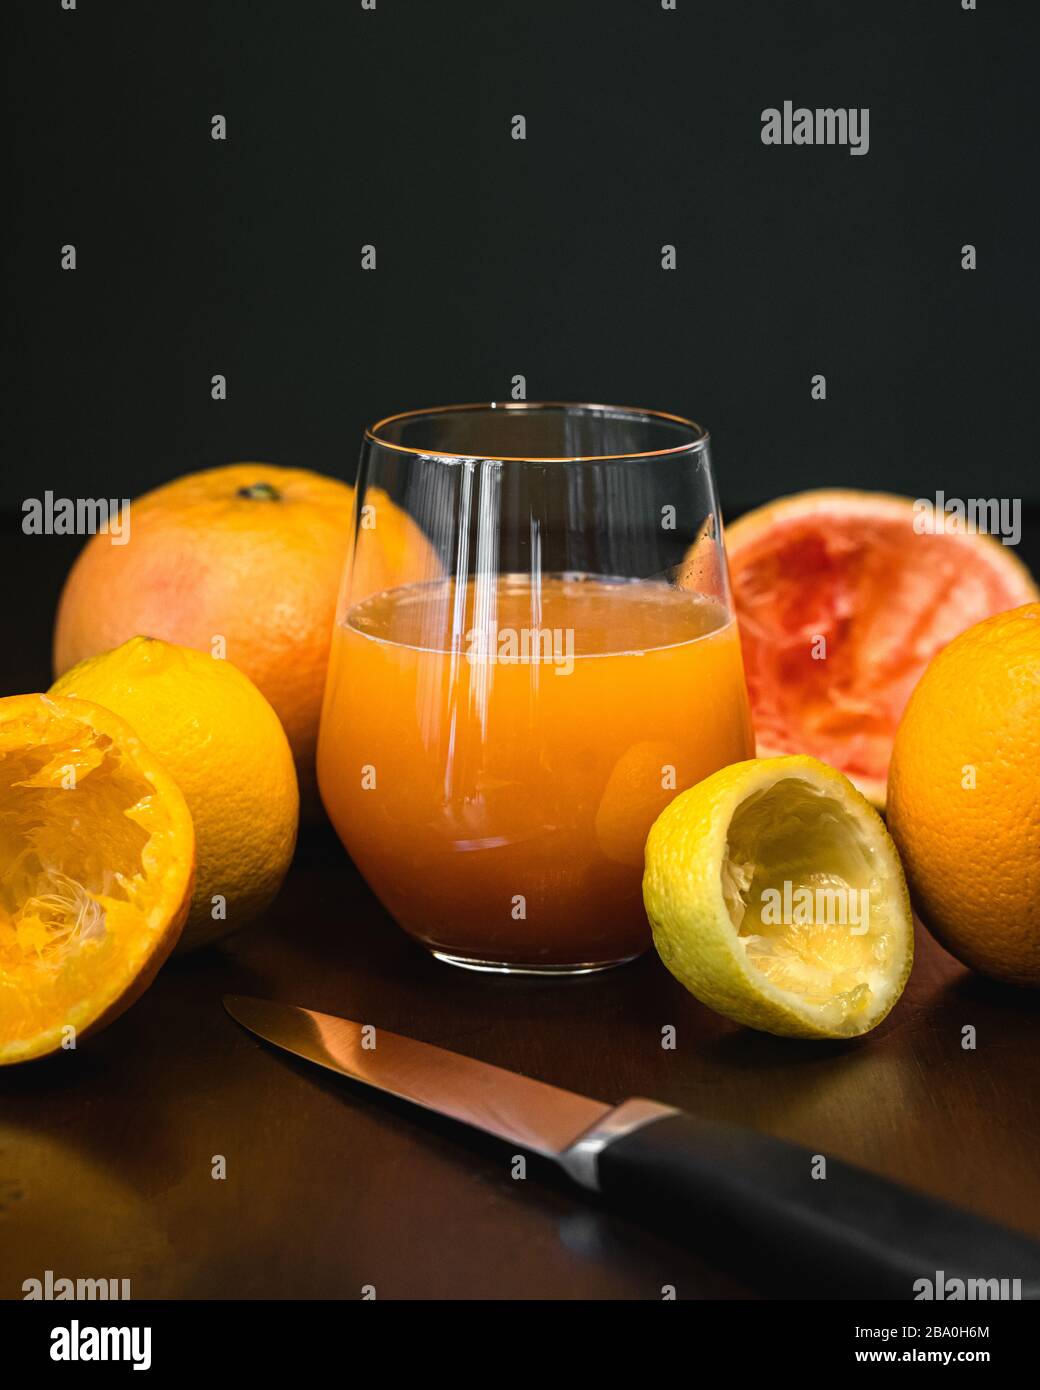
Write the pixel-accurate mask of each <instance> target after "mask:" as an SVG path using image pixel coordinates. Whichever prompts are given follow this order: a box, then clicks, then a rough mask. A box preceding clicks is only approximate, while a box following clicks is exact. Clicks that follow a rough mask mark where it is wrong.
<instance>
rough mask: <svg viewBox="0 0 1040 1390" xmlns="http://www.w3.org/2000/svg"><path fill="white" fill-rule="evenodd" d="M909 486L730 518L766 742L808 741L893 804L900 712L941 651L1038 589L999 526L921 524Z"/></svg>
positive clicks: (754, 693) (820, 497)
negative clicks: (987, 530) (890, 788)
mask: <svg viewBox="0 0 1040 1390" xmlns="http://www.w3.org/2000/svg"><path fill="white" fill-rule="evenodd" d="M926 520H927V519H926V518H925V517H923V516H922V515H920V514H919V513H918V512H917V511H916V510H915V506H914V502H913V500H912V499H911V498H909V497H894V496H891V495H889V494H887V493H867V492H850V491H840V490H835V491H830V490H825V491H819V492H803V493H799V494H797V495H796V496H794V497H785V498H781V499H780V500H779V501H776V502H771V503H770V504H769V505H768V506H765V507H760V508H759V509H758V510H757V511H754V512H751V513H749V514H748V515H746V516H744V517H742V518H741V519H740V520H739V521H737V522H736V523H735V524H734V525H732V526H730V527H728V528H727V531H726V549H727V552H728V555H729V565H730V574H731V578H732V584H733V598H734V602H735V606H736V611H737V618H738V621H739V624H740V635H741V645H742V648H743V653H744V667H745V671H746V674H747V682H748V693H749V695H750V698H751V706H752V712H753V715H754V721H755V730H756V733H757V737H758V752H759V754H760V755H761V756H763V757H765V756H771V755H772V754H775V753H808V754H811V755H813V756H814V757H818V758H822V759H823V760H824V761H826V762H828V763H831V764H833V765H834V766H835V767H838V768H840V769H841V770H842V771H843V772H845V773H847V774H848V776H849V777H851V778H852V780H853V781H854V782H855V783H856V785H857V786H858V787H859V788H860V790H861V791H863V792H864V793H865V794H866V795H867V796H868V797H869V798H870V800H871V801H873V802H874V803H875V805H878V806H883V805H884V800H885V779H886V776H887V772H888V759H889V756H890V753H891V749H892V739H893V738H894V736H895V731H896V726H897V725H898V723H899V717H900V715H901V714H902V712H903V710H904V708H905V707H906V702H907V700H908V699H909V696H910V692H911V690H912V689H913V688H914V685H915V684H916V683H917V680H918V678H919V676H920V675H921V673H922V671H923V670H924V668H925V666H927V664H928V662H929V660H930V659H931V658H932V657H933V656H934V655H935V653H936V652H937V651H939V650H940V649H941V648H942V647H944V646H945V645H946V643H947V642H949V641H951V640H952V638H954V637H956V636H957V634H958V633H959V632H963V631H964V629H965V628H967V627H970V626H971V625H972V624H973V623H975V622H978V621H980V620H981V619H983V618H988V617H989V616H990V615H991V614H993V613H999V612H1001V611H1003V610H1005V609H1008V608H1014V607H1017V606H1018V605H1019V604H1022V603H1027V602H1029V601H1031V600H1033V599H1036V598H1040V591H1038V590H1037V588H1036V585H1035V584H1034V583H1033V580H1032V578H1031V577H1030V575H1029V572H1028V571H1027V570H1026V569H1025V567H1024V566H1023V565H1022V563H1021V562H1020V561H1019V560H1018V559H1017V557H1016V556H1015V555H1014V554H1013V553H1012V551H1011V550H1010V549H1008V547H1006V546H1004V545H1002V544H1001V543H1000V542H999V541H998V540H996V539H994V538H993V537H992V536H987V535H981V534H975V533H970V532H969V533H954V532H951V531H949V530H947V531H945V532H941V531H938V530H937V529H933V530H932V531H931V532H930V533H925V534H921V533H919V531H917V530H915V522H916V523H917V524H918V526H920V525H921V523H922V521H926Z"/></svg>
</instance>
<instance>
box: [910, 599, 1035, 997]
mask: <svg viewBox="0 0 1040 1390" xmlns="http://www.w3.org/2000/svg"><path fill="white" fill-rule="evenodd" d="M888 822H889V828H890V830H891V832H892V836H893V838H894V839H895V842H896V844H897V845H898V847H899V850H900V853H901V854H902V857H903V864H904V866H905V868H906V871H907V877H908V879H909V881H910V893H911V898H912V899H913V900H914V904H915V906H916V907H917V910H918V912H919V913H920V915H921V917H922V918H923V920H924V921H925V922H926V924H927V925H928V926H929V927H930V928H931V930H932V931H933V932H934V933H935V935H936V936H937V937H938V938H939V940H940V941H941V942H942V943H943V945H944V946H945V947H946V948H947V950H949V951H951V952H952V953H953V954H954V955H955V956H956V957H957V958H958V959H959V960H961V961H963V962H964V963H965V965H970V966H972V967H973V968H974V969H975V970H978V971H980V972H981V973H982V974H984V975H991V976H993V978H994V979H998V980H1006V981H1009V982H1011V983H1013V984H1023V985H1040V603H1028V604H1026V605H1025V606H1024V607H1023V608H1014V609H1012V610H1011V611H1010V612H1008V613H999V614H997V616H996V617H993V618H987V619H986V621H985V622H981V623H977V624H976V625H975V626H974V627H972V628H969V629H968V631H967V632H965V633H962V634H961V636H960V637H957V638H956V639H955V640H954V641H953V642H951V643H950V645H949V646H948V647H945V648H944V649H943V650H942V651H941V652H939V654H938V655H937V656H935V657H933V658H932V661H931V662H930V663H929V665H928V668H927V669H926V671H925V673H924V675H923V676H922V677H921V679H920V681H919V682H918V684H917V686H916V688H915V689H914V692H913V694H912V695H911V697H910V702H909V704H908V705H907V708H906V712H905V714H904V715H903V718H902V721H901V723H900V725H899V729H898V731H897V733H896V738H895V746H894V748H893V752H892V762H891V767H890V770H889V779H888Z"/></svg>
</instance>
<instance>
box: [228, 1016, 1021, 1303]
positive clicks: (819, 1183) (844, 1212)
mask: <svg viewBox="0 0 1040 1390" xmlns="http://www.w3.org/2000/svg"><path fill="white" fill-rule="evenodd" d="M224 1006H225V1008H226V1009H227V1011H228V1013H229V1014H230V1015H231V1017H232V1018H234V1019H235V1020H236V1021H237V1022H238V1023H241V1024H242V1025H243V1026H244V1027H246V1028H248V1029H250V1030H251V1031H252V1032H253V1033H256V1034H257V1035H258V1036H259V1037H261V1038H263V1039H265V1041H267V1042H271V1043H274V1044H275V1045H276V1046H277V1047H281V1048H284V1049H285V1051H287V1052H291V1053H294V1054H295V1055H296V1056H297V1057H303V1058H306V1060H307V1061H310V1062H316V1063H317V1064H318V1065H319V1066H322V1067H327V1068H328V1069H329V1070H330V1071H335V1072H339V1073H341V1074H342V1075H343V1076H347V1077H350V1078H351V1079H352V1080H354V1081H363V1082H365V1083H366V1085H369V1086H375V1087H377V1088H378V1089H379V1090H381V1091H386V1092H388V1093H389V1094H390V1095H393V1096H397V1097H399V1098H401V1099H403V1100H408V1101H412V1102H413V1103H414V1104H416V1105H421V1106H423V1107H424V1109H426V1110H433V1111H436V1112H437V1113H438V1114H440V1115H446V1116H449V1117H450V1118H451V1119H453V1120H459V1121H461V1122H462V1123H463V1124H468V1125H473V1126H475V1127H476V1128H477V1129H481V1130H484V1131H485V1133H487V1134H493V1135H495V1136H496V1137H497V1138H499V1139H502V1140H505V1141H506V1142H507V1143H509V1144H512V1145H516V1146H518V1147H520V1148H522V1149H526V1150H528V1151H529V1152H531V1153H536V1154H540V1155H541V1156H543V1157H544V1158H549V1159H552V1160H553V1161H554V1162H556V1163H558V1164H559V1165H560V1167H561V1168H562V1169H563V1170H564V1172H566V1173H567V1174H568V1175H569V1176H570V1177H571V1178H573V1179H574V1181H575V1182H577V1183H580V1184H581V1185H582V1187H586V1188H589V1189H591V1190H592V1191H593V1192H598V1193H601V1194H602V1195H603V1197H605V1198H606V1199H607V1200H608V1202H611V1203H613V1204H616V1205H619V1206H621V1207H623V1208H625V1209H626V1210H627V1211H629V1212H630V1213H632V1214H634V1215H637V1216H639V1215H642V1216H644V1217H646V1218H649V1219H651V1220H652V1221H653V1223H654V1224H655V1225H661V1224H664V1225H665V1227H666V1229H667V1230H668V1231H669V1232H670V1233H671V1234H672V1235H673V1236H675V1237H677V1238H679V1239H681V1240H682V1241H683V1242H684V1243H685V1244H688V1245H690V1246H691V1247H692V1248H695V1249H697V1250H699V1251H701V1252H703V1253H704V1254H707V1255H711V1256H714V1257H716V1258H717V1259H718V1261H719V1263H721V1264H723V1265H725V1266H726V1267H727V1268H729V1269H731V1270H733V1271H734V1272H735V1273H737V1274H739V1275H741V1276H742V1277H743V1278H744V1279H745V1280H747V1282H749V1283H751V1284H752V1285H757V1286H759V1287H766V1288H771V1289H774V1290H775V1289H779V1290H781V1291H783V1292H784V1293H786V1294H787V1295H788V1296H793V1297H799V1296H806V1295H810V1294H814V1293H815V1294H823V1295H825V1296H829V1297H832V1298H833V1297H839V1298H840V1297H860V1298H902V1299H913V1298H916V1297H918V1296H920V1295H921V1294H922V1292H923V1288H922V1286H921V1285H917V1287H915V1285H916V1284H917V1281H920V1280H927V1281H928V1286H927V1287H928V1288H930V1289H934V1288H935V1287H936V1286H937V1284H939V1283H940V1282H942V1284H943V1287H944V1288H945V1291H946V1293H945V1296H946V1297H947V1298H949V1297H950V1296H951V1288H950V1284H951V1280H954V1279H961V1280H963V1281H964V1283H965V1288H964V1292H963V1294H962V1296H963V1297H972V1296H973V1297H976V1298H982V1297H989V1298H995V1297H998V1296H999V1294H998V1291H997V1289H995V1288H993V1287H992V1286H986V1287H987V1288H988V1289H989V1290H990V1291H988V1292H981V1291H980V1290H981V1289H982V1288H983V1286H982V1285H975V1292H974V1294H971V1293H969V1287H970V1286H969V1284H968V1281H969V1280H993V1279H996V1280H1005V1279H1006V1280H1008V1281H1009V1284H1008V1286H1007V1288H1008V1290H1009V1291H1010V1292H1011V1293H1012V1296H1013V1295H1014V1284H1013V1282H1012V1281H1014V1280H1016V1279H1018V1280H1021V1286H1020V1287H1021V1293H1020V1295H1019V1296H1020V1297H1022V1298H1036V1297H1038V1296H1040V1245H1038V1244H1037V1243H1035V1242H1033V1241H1031V1240H1029V1239H1027V1238H1026V1237H1025V1236H1022V1235H1018V1234H1016V1233H1015V1232H1013V1231H1009V1230H1005V1229H1003V1228H1002V1227H1000V1226H995V1225H993V1224H991V1223H990V1222H988V1221H985V1220H983V1219H982V1218H981V1217H977V1216H973V1215H971V1214H970V1213H969V1212H965V1211H961V1210H959V1209H958V1208H956V1207H952V1206H949V1205H948V1204H946V1203H945V1202H940V1201H937V1200H935V1199H934V1198H931V1197H926V1196H924V1195H923V1194H921V1193H918V1192H913V1191H911V1190H910V1189H909V1188H905V1187H900V1186H898V1185H896V1184H895V1183H890V1182H887V1181H886V1180H885V1179H883V1178H879V1177H877V1176H875V1175H874V1174H872V1173H868V1172H866V1171H865V1170H864V1169H862V1168H855V1167H853V1166H852V1165H851V1164H847V1163H842V1162H841V1161H840V1160H838V1159H835V1158H830V1157H828V1158H827V1160H826V1177H814V1176H813V1173H814V1170H816V1171H819V1165H818V1162H817V1156H816V1155H814V1153H813V1152H812V1151H811V1150H810V1149H806V1148H802V1147H800V1146H799V1145H797V1144H790V1143H786V1142H785V1141H783V1140H779V1139H774V1138H772V1137H770V1136H768V1135H764V1134H756V1133H754V1132H752V1131H750V1130H744V1129H738V1128H735V1127H731V1126H728V1125H720V1124H715V1123H712V1122H711V1121H707V1120H702V1119H698V1118H696V1117H695V1116H693V1115H689V1114H686V1113H684V1112H683V1111H681V1110H676V1109H674V1108H673V1107H672V1106H668V1105H659V1104H657V1102H655V1101H652V1100H638V1099H633V1100H626V1101H623V1102H622V1104H621V1105H618V1106H612V1105H604V1104H603V1103H602V1102H600V1101H595V1100H589V1099H587V1098H586V1097H585V1096H578V1095H574V1094H573V1093H572V1092H570V1091H564V1090H560V1089H559V1088H557V1087H556V1086H548V1085H546V1084H545V1083H543V1082H541V1081H534V1080H532V1079H531V1078H530V1077H527V1076H520V1075H518V1074H517V1073H515V1072H511V1071H505V1070H504V1069H503V1068H501V1067H495V1066H490V1065H489V1064H488V1063H486V1062H478V1061H475V1060H474V1059H473V1058H471V1057H463V1056H460V1055H459V1054H458V1053H455V1052H448V1051H447V1050H446V1049H444V1048H440V1047H432V1046H430V1044H428V1043H422V1042H416V1041H415V1040H414V1039H412V1038H404V1037H401V1036H400V1035H399V1034H396V1033H390V1032H387V1031H386V1029H383V1028H373V1027H371V1026H367V1027H366V1026H365V1025H363V1024H360V1023H353V1022H351V1021H350V1020H349V1019H345V1018H334V1017H333V1016H332V1015H330V1014H320V1013H314V1012H313V1011H312V1010H310V1009H301V1008H296V1007H295V1006H293V1005H291V1004H278V1003H274V1002H272V1001H269V1000H264V999H250V998H246V997H245V996H243V995H227V996H225V998H224ZM373 1043H374V1046H373V1045H372V1044H373ZM925 1296H930V1295H928V1294H925ZM1003 1296H1004V1297H1007V1296H1008V1293H1005V1294H1004V1295H1003Z"/></svg>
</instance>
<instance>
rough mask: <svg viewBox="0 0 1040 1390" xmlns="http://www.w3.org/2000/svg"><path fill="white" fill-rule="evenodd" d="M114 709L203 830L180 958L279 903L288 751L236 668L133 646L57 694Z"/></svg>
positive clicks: (292, 781)
mask: <svg viewBox="0 0 1040 1390" xmlns="http://www.w3.org/2000/svg"><path fill="white" fill-rule="evenodd" d="M51 690H52V693H53V694H56V695H79V696H82V697H84V698H86V699H89V700H94V701H96V702H97V703H98V704H99V705H104V706H105V707H106V708H107V709H111V710H114V711H115V713H116V714H118V715H120V716H121V717H122V718H123V719H125V720H126V722H127V723H128V724H129V725H130V726H131V727H132V728H133V729H134V730H135V732H136V733H137V734H138V735H139V737H140V738H141V739H142V741H143V742H144V743H145V744H146V745H147V746H148V747H149V748H150V749H151V750H152V752H153V753H155V754H156V755H157V756H158V757H159V758H160V759H161V761H162V763H163V766H164V767H165V768H166V769H167V771H168V772H169V773H170V774H171V776H172V777H173V778H174V780H175V781H176V783H177V785H178V786H179V787H180V789H181V791H182V792H183V793H184V797H185V800H186V801H187V803H188V807H189V809H190V811H191V814H192V819H193V820H194V823H195V854H196V866H197V867H196V880H195V892H194V896H193V898H192V905H191V912H190V913H189V916H188V921H187V925H186V926H185V928H184V935H183V937H182V938H181V942H180V945H179V947H178V949H180V950H187V949H190V948H192V947H194V946H200V945H204V944H206V943H208V942H210V941H216V940H217V939H218V938H219V937H221V936H224V935H226V934H227V933H228V932H231V931H236V930H237V929H238V928H239V927H240V926H243V925H244V924H245V923H247V922H249V921H250V920H251V919H252V918H254V917H255V916H256V915H257V914H258V913H259V912H261V911H262V910H263V909H264V908H265V907H266V906H267V904H268V903H269V902H270V901H271V899H272V898H273V897H274V895H275V893H277V891H278V888H279V887H280V885H281V882H282V879H283V878H284V877H285V872H286V870H287V868H288V867H289V861H290V859H291V858H292V853H293V848H294V846H295V843H296V825H297V819H298V807H299V802H298V797H297V790H296V774H295V772H294V770H293V760H292V753H291V751H290V749H289V744H288V741H287V739H286V737H285V731H284V730H283V729H282V726H281V724H280V723H279V722H278V716H277V715H276V714H275V712H274V710H273V709H272V708H271V706H270V705H269V704H268V703H267V701H266V700H265V699H264V697H263V696H262V695H261V694H260V692H259V690H257V688H256V686H255V685H254V684H253V683H252V681H251V680H249V679H248V677H246V676H244V675H243V674H242V672H241V671H239V670H238V669H237V668H236V667H234V666H233V665H232V664H231V662H230V661H218V660H216V659H215V658H214V657H211V656H205V655H204V654H203V653H202V652H197V651H194V650H192V649H191V648H190V647H178V646H174V645H173V644H172V643H170V642H162V641H159V640H158V639H157V638H149V637H134V638H132V639H131V640H130V641H129V642H124V643H123V645H122V646H121V647H116V648H115V650H114V651H111V652H104V653H103V654H102V655H101V656H94V657H88V658H87V660H86V661H81V662H80V663H79V665H78V666H74V667H73V668H72V670H71V671H68V672H66V674H65V675H64V676H62V677H61V679H60V680H58V681H55V683H54V685H53V686H52V688H51Z"/></svg>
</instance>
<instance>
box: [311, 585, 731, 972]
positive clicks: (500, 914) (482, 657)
mask: <svg viewBox="0 0 1040 1390" xmlns="http://www.w3.org/2000/svg"><path fill="white" fill-rule="evenodd" d="M753 751H754V743H753V738H752V733H751V724H750V718H749V714H748V705H747V697H746V693H745V688H744V674H743V668H742V665H741V656H740V645H739V641H738V637H737V630H736V624H735V622H734V621H733V620H732V619H728V618H727V615H726V613H725V611H724V610H723V609H722V608H721V607H720V606H718V605H717V604H715V603H713V602H711V601H709V600H706V599H703V598H700V597H698V596H696V595H691V594H689V593H684V592H681V591H679V590H675V589H671V588H669V587H668V586H667V585H664V584H655V583H650V582H628V581H623V580H618V581H612V580H605V579H598V578H591V577H584V576H564V575H557V576H552V577H549V578H546V577H544V576H543V577H542V579H541V581H540V583H539V585H538V586H537V587H534V586H532V583H531V580H530V577H529V576H508V575H506V576H498V577H497V578H496V577H491V578H489V579H487V580H480V579H478V580H476V581H474V580H470V581H469V582H468V583H467V584H465V585H463V584H458V585H457V584H456V583H455V581H453V580H450V579H446V580H443V581H435V582H434V583H432V584H430V583H428V584H421V585H412V586H407V587H404V588H400V589H394V590H390V591H387V592H385V593H381V594H377V595H375V596H373V597H371V598H368V599H366V600H365V601H364V602H362V603H359V604H358V605H356V606H355V607H354V608H352V609H351V610H350V611H349V612H348V614H347V616H346V619H345V621H343V622H341V623H340V624H339V625H338V626H337V628H336V631H335V634H334V636H333V643H332V651H331V656H330V664H329V676H328V682H327V686H326V692H325V706H324V711H323V715H322V726H321V735H320V739H319V745H318V777H319V782H320V785H321V791H322V797H323V800H324V802H325V806H326V808H327V810H328V812H329V815H330V817H331V819H332V822H333V824H334V825H335V827H336V830H337V832H338V833H339V836H340V838H341V839H342V841H343V843H344V844H345V845H346V847H347V849H348V851H349V852H350V854H351V856H352V858H353V859H354V862H355V863H356V864H357V866H358V868H359V869H360V870H361V872H362V873H363V874H364V876H365V878H366V879H367V880H368V882H369V884H370V886H371V887H372V889H373V890H374V891H375V893H376V894H377V896H378V897H379V898H380V900H381V901H382V902H383V904H384V906H385V907H386V908H387V909H388V910H389V911H390V912H391V914H392V915H393V916H394V917H395V918H396V919H397V921H398V922H399V923H400V924H401V925H402V926H403V927H404V928H405V929H406V930H407V931H409V932H410V933H412V935H413V936H416V937H418V938H419V939H420V940H422V941H423V942H425V943H426V944H427V945H428V946H430V947H432V948H433V949H434V950H438V951H441V952H444V953H446V954H449V955H452V956H455V957H464V958H467V959H471V960H473V961H479V962H490V963H502V964H515V965H528V966H535V967H537V966H542V967H553V966H557V967H559V966H564V965H575V966H576V965H591V964H603V963H607V962H611V961H617V960H621V959H625V958H627V957H630V956H632V955H635V954H637V953H638V952H640V951H641V950H643V949H644V948H645V947H646V946H647V945H648V944H649V939H650V936H649V927H648V925H647V922H646V916H645V913H644V910H643V905H642V894H641V880H642V870H643V844H644V841H645V839H646V834H647V831H648V830H649V828H650V825H651V824H652V822H653V821H654V819H655V818H656V816H657V815H658V814H659V812H660V811H661V810H663V809H664V807H665V806H666V805H667V804H668V802H669V801H670V800H671V799H672V798H673V797H674V796H675V795H676V794H677V792H679V791H681V790H682V789H683V788H685V787H688V786H691V785H692V784H693V783H694V782H697V781H699V780H700V779H701V778H702V777H705V776H707V775H708V774H709V773H710V772H713V771H715V770H716V769H717V768H719V767H722V766H723V765H725V764H726V763H730V762H735V761H737V760H738V759H741V758H746V757H750V756H751V755H752V754H753Z"/></svg>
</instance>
